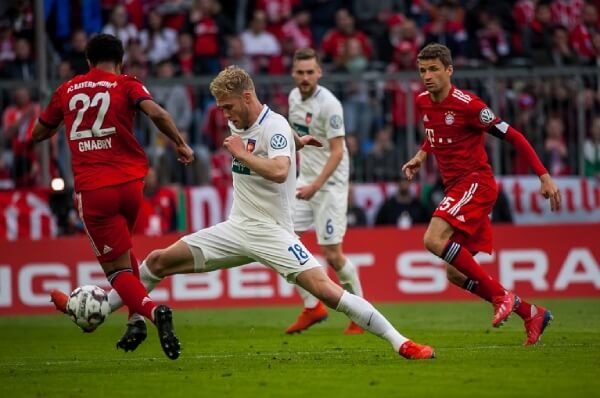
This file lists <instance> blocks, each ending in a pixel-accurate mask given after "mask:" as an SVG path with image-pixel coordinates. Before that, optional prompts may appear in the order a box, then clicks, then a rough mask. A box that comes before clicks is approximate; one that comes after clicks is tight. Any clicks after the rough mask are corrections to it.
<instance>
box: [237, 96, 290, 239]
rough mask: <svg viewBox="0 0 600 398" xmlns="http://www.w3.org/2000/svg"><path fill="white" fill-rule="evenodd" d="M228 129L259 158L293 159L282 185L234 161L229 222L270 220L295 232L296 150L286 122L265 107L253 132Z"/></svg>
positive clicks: (252, 129) (250, 130) (251, 128)
mask: <svg viewBox="0 0 600 398" xmlns="http://www.w3.org/2000/svg"><path fill="white" fill-rule="evenodd" d="M229 129H230V130H231V133H232V134H238V135H239V136H240V137H241V138H242V139H243V140H244V143H245V145H246V150H247V151H249V152H252V153H253V154H254V155H256V156H258V157H261V158H265V159H272V158H275V157H277V156H286V157H289V158H290V168H289V171H288V176H287V179H286V180H285V182H283V183H281V184H278V183H276V182H274V181H270V180H267V179H266V178H264V177H262V176H260V175H258V174H256V173H255V172H254V171H252V170H250V169H249V168H248V167H247V166H245V165H244V164H243V163H242V162H240V161H238V160H237V159H235V158H234V159H233V163H232V168H231V170H232V174H233V188H234V189H233V205H232V208H231V214H230V218H231V219H233V220H236V221H245V220H247V219H251V220H258V221H262V222H265V221H266V222H268V221H269V220H270V221H272V222H274V223H277V224H279V225H281V226H282V227H283V228H285V229H286V230H288V231H290V232H293V230H294V228H293V222H292V216H293V212H294V205H295V200H296V198H295V191H296V162H295V154H296V146H295V144H294V137H293V135H292V130H291V128H290V125H289V124H288V122H287V120H285V118H284V117H283V116H281V115H279V114H277V113H275V112H273V111H272V110H271V109H269V107H268V106H266V105H265V106H263V110H262V111H261V113H260V115H259V116H258V119H257V120H256V122H255V123H254V124H253V125H252V126H251V127H250V128H248V129H247V130H239V129H237V128H235V127H234V126H233V124H231V123H229Z"/></svg>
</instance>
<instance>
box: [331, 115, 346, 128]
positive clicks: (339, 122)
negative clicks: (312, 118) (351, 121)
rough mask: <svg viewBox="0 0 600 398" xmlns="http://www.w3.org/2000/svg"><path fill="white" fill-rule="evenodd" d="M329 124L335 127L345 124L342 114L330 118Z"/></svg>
mask: <svg viewBox="0 0 600 398" xmlns="http://www.w3.org/2000/svg"><path fill="white" fill-rule="evenodd" d="M329 125H330V126H331V128H333V129H341V128H342V126H343V125H344V121H343V120H342V117H341V116H340V115H333V116H331V117H330V118H329Z"/></svg>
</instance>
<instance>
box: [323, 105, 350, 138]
mask: <svg viewBox="0 0 600 398" xmlns="http://www.w3.org/2000/svg"><path fill="white" fill-rule="evenodd" d="M322 115H323V116H322V117H323V123H325V131H327V134H326V137H327V139H330V138H335V137H341V136H345V135H346V129H345V128H344V111H343V109H342V104H340V102H339V101H328V102H327V103H325V104H323V108H322Z"/></svg>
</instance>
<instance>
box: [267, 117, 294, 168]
mask: <svg viewBox="0 0 600 398" xmlns="http://www.w3.org/2000/svg"><path fill="white" fill-rule="evenodd" d="M265 133H266V138H267V153H268V157H269V159H273V158H275V157H277V156H287V157H289V158H291V157H292V152H293V151H292V146H293V144H294V138H293V136H292V129H291V128H290V125H289V124H288V123H287V122H286V121H285V119H283V118H281V120H273V121H271V122H270V124H269V126H268V127H267V128H266V129H265Z"/></svg>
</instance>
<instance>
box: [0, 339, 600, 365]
mask: <svg viewBox="0 0 600 398" xmlns="http://www.w3.org/2000/svg"><path fill="white" fill-rule="evenodd" d="M565 347H567V348H568V347H571V348H576V347H586V348H588V347H600V343H593V344H585V343H561V344H551V345H542V346H540V347H539V348H541V349H544V350H551V349H553V348H565ZM507 349H508V350H514V349H523V350H524V352H525V351H527V350H532V349H535V348H524V347H522V346H520V345H518V346H510V345H486V346H466V347H439V346H437V347H436V351H438V352H443V351H458V350H460V351H483V350H507ZM385 351H386V350H374V349H347V350H344V349H341V350H325V351H276V352H238V353H233V354H207V355H204V354H196V355H187V354H186V353H185V352H184V353H183V354H182V356H181V357H180V358H181V359H182V360H184V361H185V360H190V359H197V360H201V359H226V358H240V359H248V358H253V357H277V358H282V357H285V358H287V357H293V356H317V355H326V356H330V357H346V356H348V355H349V354H352V353H357V352H359V353H384V352H385ZM438 358H439V356H438ZM159 360H164V361H166V362H169V361H168V360H167V358H165V357H163V356H160V357H131V356H128V357H123V358H118V359H117V358H105V359H99V358H90V359H72V360H60V361H48V360H40V359H39V358H35V357H25V358H23V360H22V361H19V362H3V361H1V360H0V369H2V368H10V367H20V366H27V365H33V364H44V365H46V366H55V365H77V364H85V363H118V362H144V361H159Z"/></svg>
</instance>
